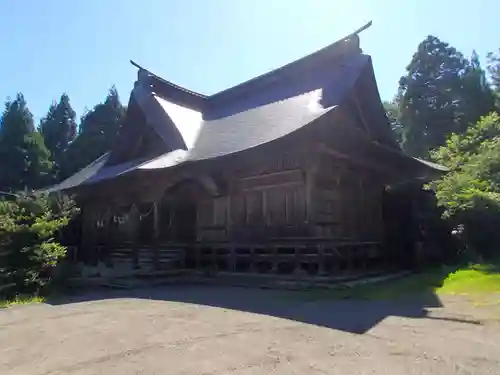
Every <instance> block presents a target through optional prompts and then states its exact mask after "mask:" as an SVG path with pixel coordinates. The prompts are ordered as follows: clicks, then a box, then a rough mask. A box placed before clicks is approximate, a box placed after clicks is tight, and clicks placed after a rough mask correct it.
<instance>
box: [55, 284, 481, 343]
mask: <svg viewBox="0 0 500 375" xmlns="http://www.w3.org/2000/svg"><path fill="white" fill-rule="evenodd" d="M394 282H395V283H398V282H399V283H401V282H404V280H401V281H394ZM436 282H437V280H434V284H435V283H436ZM371 287H373V288H377V287H378V288H383V287H384V284H383V283H380V285H378V286H376V285H373V286H371ZM316 292H317V291H315V290H311V291H307V292H305V291H304V292H289V291H282V290H270V289H259V288H242V287H230V286H215V285H200V284H188V283H186V284H182V285H181V284H175V285H166V286H156V287H143V288H136V289H130V290H113V289H99V290H92V291H88V292H85V293H82V294H79V295H74V296H71V297H64V298H57V299H52V300H49V301H48V303H49V304H53V305H60V304H66V303H82V302H89V301H96V300H109V299H123V298H127V299H128V298H132V299H144V300H155V301H166V302H181V303H190V304H196V305H204V306H211V307H217V308H223V309H231V310H237V311H244V312H249V313H255V314H262V315H268V316H273V317H278V318H283V319H290V320H294V321H298V322H303V323H308V324H314V325H317V326H322V327H328V328H332V329H336V330H341V331H345V332H350V333H356V334H363V333H365V332H366V331H368V330H369V329H371V328H372V327H374V326H375V325H377V324H378V323H379V322H381V321H382V320H383V319H385V318H387V317H389V316H400V317H408V318H429V319H444V320H459V319H455V318H436V317H430V316H429V311H428V309H429V308H439V307H442V306H443V305H442V303H441V301H440V299H439V297H438V296H437V295H436V294H435V293H434V292H433V289H432V288H428V289H427V290H425V291H423V292H422V291H420V293H418V294H415V295H412V296H407V297H405V298H399V299H395V300H388V301H383V300H363V299H335V300H334V299H332V298H330V299H328V298H311V299H309V300H308V299H304V298H303V297H304V295H307V293H310V294H312V295H313V294H314V293H316ZM165 308H166V309H168V308H169V305H168V304H166V305H165ZM465 322H467V323H474V322H470V321H465Z"/></svg>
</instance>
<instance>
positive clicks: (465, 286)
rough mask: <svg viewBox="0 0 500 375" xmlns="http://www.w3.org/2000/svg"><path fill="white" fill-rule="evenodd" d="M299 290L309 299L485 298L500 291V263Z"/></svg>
mask: <svg viewBox="0 0 500 375" xmlns="http://www.w3.org/2000/svg"><path fill="white" fill-rule="evenodd" d="M298 293H299V294H300V297H301V298H303V299H305V300H318V299H347V298H351V299H368V300H394V299H400V298H405V297H412V296H423V297H425V296H432V295H436V294H460V295H468V296H472V297H474V296H476V297H484V295H486V294H487V295H490V294H495V293H498V294H500V266H499V265H498V264H475V265H470V266H465V267H458V266H455V267H447V266H443V267H441V268H434V269H429V270H426V271H423V272H419V273H415V274H412V275H409V276H407V277H404V278H401V279H393V280H387V281H381V282H376V283H372V284H360V285H355V286H352V287H343V288H342V287H341V288H339V289H330V290H311V291H306V292H298Z"/></svg>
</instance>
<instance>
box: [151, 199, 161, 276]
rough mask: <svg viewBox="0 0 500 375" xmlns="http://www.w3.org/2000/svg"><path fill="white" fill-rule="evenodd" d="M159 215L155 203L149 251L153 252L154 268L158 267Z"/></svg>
mask: <svg viewBox="0 0 500 375" xmlns="http://www.w3.org/2000/svg"><path fill="white" fill-rule="evenodd" d="M159 226H160V216H159V211H158V204H157V203H155V205H154V206H153V241H152V245H151V251H152V252H153V267H154V269H155V270H157V269H158V268H159V250H158V246H159V238H160V231H159Z"/></svg>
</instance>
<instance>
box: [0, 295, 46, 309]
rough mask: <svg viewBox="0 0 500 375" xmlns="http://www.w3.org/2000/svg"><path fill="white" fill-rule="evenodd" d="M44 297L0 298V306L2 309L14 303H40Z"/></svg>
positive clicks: (43, 300)
mask: <svg viewBox="0 0 500 375" xmlns="http://www.w3.org/2000/svg"><path fill="white" fill-rule="evenodd" d="M42 302H45V298H43V297H39V296H17V297H16V298H14V299H11V300H0V308H1V309H4V308H7V307H11V306H15V305H27V304H29V303H42Z"/></svg>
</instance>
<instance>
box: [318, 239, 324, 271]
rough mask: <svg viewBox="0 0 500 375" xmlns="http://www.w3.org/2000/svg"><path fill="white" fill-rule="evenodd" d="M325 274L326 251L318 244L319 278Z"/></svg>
mask: <svg viewBox="0 0 500 375" xmlns="http://www.w3.org/2000/svg"><path fill="white" fill-rule="evenodd" d="M324 274H325V249H324V246H323V244H322V243H320V244H318V276H323V275H324Z"/></svg>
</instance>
